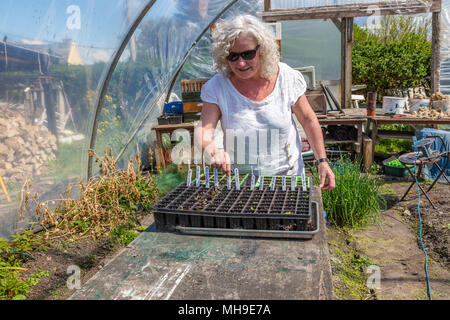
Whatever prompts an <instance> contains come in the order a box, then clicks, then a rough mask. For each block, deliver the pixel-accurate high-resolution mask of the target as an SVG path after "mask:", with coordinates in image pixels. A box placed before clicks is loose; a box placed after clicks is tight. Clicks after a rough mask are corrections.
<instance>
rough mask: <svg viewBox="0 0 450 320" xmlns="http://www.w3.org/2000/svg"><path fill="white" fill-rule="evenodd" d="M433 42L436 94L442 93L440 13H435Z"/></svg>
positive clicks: (433, 69) (433, 75)
mask: <svg viewBox="0 0 450 320" xmlns="http://www.w3.org/2000/svg"><path fill="white" fill-rule="evenodd" d="M432 24H433V26H432V29H433V30H432V41H431V45H432V47H431V51H432V57H431V92H432V93H436V92H438V91H440V90H441V89H440V83H439V82H440V74H441V66H440V64H441V61H440V60H441V59H440V55H441V50H440V46H441V41H440V36H441V15H440V12H433V22H432Z"/></svg>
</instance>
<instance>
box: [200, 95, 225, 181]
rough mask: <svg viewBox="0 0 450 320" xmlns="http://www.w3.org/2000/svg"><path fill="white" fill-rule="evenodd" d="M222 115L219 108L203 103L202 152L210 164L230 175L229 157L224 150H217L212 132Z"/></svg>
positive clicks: (201, 119) (212, 104)
mask: <svg viewBox="0 0 450 320" xmlns="http://www.w3.org/2000/svg"><path fill="white" fill-rule="evenodd" d="M221 116H222V113H221V111H220V108H219V106H218V105H217V104H215V103H210V102H203V107H202V114H201V116H200V121H201V127H202V135H201V138H202V141H201V145H202V150H205V153H206V155H207V156H209V158H210V159H211V164H212V165H214V166H216V167H218V168H221V169H222V171H223V172H224V173H226V174H228V175H229V174H231V161H230V157H229V156H228V154H227V153H226V152H224V150H222V149H217V148H216V146H215V144H214V131H215V129H216V127H217V123H218V122H219V119H220V118H221Z"/></svg>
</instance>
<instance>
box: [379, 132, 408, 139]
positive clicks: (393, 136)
mask: <svg viewBox="0 0 450 320" xmlns="http://www.w3.org/2000/svg"><path fill="white" fill-rule="evenodd" d="M414 136H415V134H414V132H411V131H390V130H378V137H379V138H388V139H405V140H412V137H414Z"/></svg>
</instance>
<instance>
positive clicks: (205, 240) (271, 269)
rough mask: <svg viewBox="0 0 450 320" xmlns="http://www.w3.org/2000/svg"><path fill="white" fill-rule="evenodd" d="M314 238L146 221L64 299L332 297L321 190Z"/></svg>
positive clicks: (317, 193) (314, 197) (317, 196)
mask: <svg viewBox="0 0 450 320" xmlns="http://www.w3.org/2000/svg"><path fill="white" fill-rule="evenodd" d="M313 190H314V191H313V192H312V195H311V196H312V200H314V201H317V202H318V203H319V212H321V213H322V214H320V215H319V216H320V230H319V232H318V233H317V234H315V236H314V237H313V239H310V240H302V239H297V240H294V239H276V238H275V239H266V238H248V237H222V236H199V235H186V234H179V233H171V232H161V231H158V230H156V228H155V224H152V225H151V226H150V227H149V228H148V229H147V230H146V231H145V232H143V233H141V234H140V235H139V237H138V238H137V239H135V240H134V241H133V242H132V243H131V244H130V245H128V246H127V247H126V248H125V249H124V250H123V251H121V252H120V253H119V254H118V255H117V256H116V257H115V258H113V259H112V260H111V261H110V262H109V263H108V264H107V265H105V266H104V267H103V268H102V269H101V270H100V271H99V272H98V273H97V274H96V275H94V276H93V277H92V278H91V279H90V280H88V281H87V282H86V283H85V284H82V287H81V289H80V290H77V291H76V292H75V293H74V294H73V295H72V297H71V298H70V299H161V300H163V299H187V300H189V299H195V300H197V299H202V300H203V299H204V300H216V299H217V300H220V299H248V300H255V299H299V300H302V299H313V300H317V299H332V298H333V293H332V292H333V290H332V281H331V280H332V279H331V267H330V261H329V252H328V244H327V240H326V238H325V221H324V215H323V206H322V199H321V194H320V191H319V189H318V188H317V187H314V188H313Z"/></svg>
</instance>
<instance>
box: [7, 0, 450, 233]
mask: <svg viewBox="0 0 450 320" xmlns="http://www.w3.org/2000/svg"><path fill="white" fill-rule="evenodd" d="M288 2H289V3H288ZM344 2H345V3H361V2H363V1H339V4H344ZM371 2H373V1H371ZM444 2H445V1H444ZM272 4H273V8H280V7H281V6H285V7H286V6H287V5H293V2H292V1H281V0H272ZM329 4H338V1H296V4H295V5H296V6H298V7H302V6H310V5H315V6H319V5H329ZM146 6H149V7H150V9H149V10H148V12H143V10H144V8H146ZM228 6H229V7H228ZM262 10H263V1H262V0H237V1H234V0H164V1H163V0H156V1H155V0H153V1H152V0H117V1H113V2H111V1H107V0H80V1H76V2H74V1H68V0H40V1H34V0H22V1H16V0H3V1H1V2H0V142H1V143H0V177H1V178H2V181H3V182H4V186H5V189H3V187H2V188H1V189H0V237H5V236H8V235H10V234H12V233H15V232H17V231H18V230H21V228H23V226H25V224H26V223H27V222H32V221H35V219H36V217H35V215H34V213H33V212H34V206H33V201H30V202H29V203H28V205H27V206H26V208H27V215H26V219H25V220H22V219H19V217H18V215H17V211H18V209H19V207H20V206H21V205H22V204H24V200H25V194H24V192H23V190H24V186H26V185H28V182H31V185H29V191H30V193H31V194H34V193H37V194H38V195H39V200H40V201H49V202H51V201H53V200H56V199H58V198H60V197H61V195H62V194H63V193H64V191H65V189H66V188H67V186H68V185H69V184H71V183H76V182H77V181H80V180H85V179H86V178H87V166H88V149H89V146H90V143H91V139H92V141H93V146H94V149H95V151H96V153H97V155H98V156H100V157H101V156H102V155H103V150H104V149H105V147H108V148H111V149H112V150H113V153H114V154H115V155H116V157H117V158H118V166H119V167H126V164H127V161H128V159H130V157H131V156H133V155H134V154H135V152H136V146H137V145H138V146H139V148H140V151H141V153H142V154H143V155H145V153H146V151H147V150H148V147H149V146H150V145H152V144H153V143H154V140H155V137H154V135H153V132H152V130H151V129H152V127H154V126H155V125H156V124H157V117H158V116H160V115H161V113H162V108H163V105H164V99H165V97H166V95H167V93H168V91H169V87H170V84H171V83H172V81H173V80H174V79H176V80H177V81H176V82H175V86H174V88H173V98H174V99H176V96H178V97H181V89H180V85H179V81H180V80H181V79H192V78H208V77H211V76H212V75H213V74H214V73H215V71H214V68H213V62H212V58H211V55H210V40H209V30H208V26H209V24H210V22H211V21H213V20H214V19H216V18H219V17H220V18H221V17H227V16H230V15H236V14H241V13H250V14H254V15H256V14H257V13H259V12H261V11H262ZM144 14H145V16H144V18H143V19H142V20H141V21H140V23H139V24H138V25H137V28H136V30H135V31H134V32H133V34H132V36H131V38H129V39H128V38H127V34H128V33H129V32H130V30H131V28H132V26H133V24H134V22H135V21H137V19H138V17H140V16H141V15H144ZM203 32H204V33H203ZM339 39H340V38H339V33H338V31H337V29H336V27H335V26H334V24H332V23H331V22H329V21H322V20H320V21H319V20H317V21H298V22H294V21H287V22H282V39H281V45H282V60H283V61H284V62H287V63H288V64H290V65H291V66H293V67H303V66H314V67H315V71H316V79H317V80H338V79H340V65H339V64H340V58H339V57H340V40H339ZM125 40H127V42H125ZM122 44H126V47H125V49H124V50H123V51H122V52H120V50H121V46H122ZM119 52H120V53H121V54H120V56H119V55H118V54H119ZM115 57H117V58H119V59H118V61H116V62H117V64H116V65H115V66H114V68H112V66H113V62H115V60H114V58H115ZM177 71H180V72H179V74H177ZM110 72H111V73H110ZM106 80H109V81H106ZM104 84H106V85H107V86H106V87H105V89H106V91H105V93H106V95H105V96H103V97H100V94H101V92H102V89H103V85H104ZM100 98H101V99H100ZM99 101H102V103H101V104H99ZM97 111H98V112H97ZM93 129H95V130H94V131H93ZM145 160H146V159H143V162H144V163H145ZM94 165H95V163H94ZM96 172H97V168H96V167H95V166H94V167H93V168H92V173H93V174H95V173H96ZM5 191H6V192H5ZM7 195H8V196H7Z"/></svg>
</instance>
